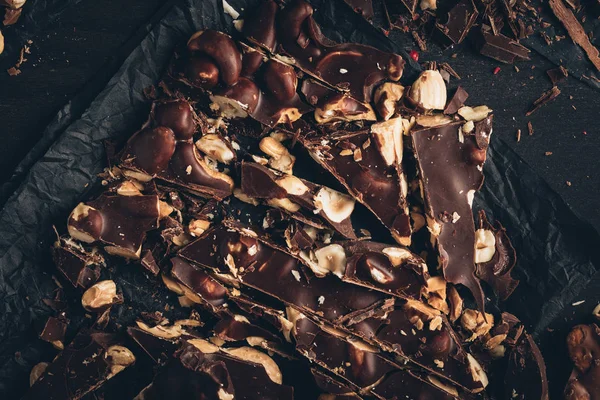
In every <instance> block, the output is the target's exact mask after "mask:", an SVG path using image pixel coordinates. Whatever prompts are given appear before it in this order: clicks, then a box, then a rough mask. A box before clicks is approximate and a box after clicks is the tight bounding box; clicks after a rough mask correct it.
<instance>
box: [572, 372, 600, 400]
mask: <svg viewBox="0 0 600 400" xmlns="http://www.w3.org/2000/svg"><path fill="white" fill-rule="evenodd" d="M598 382H600V367H598V366H597V365H594V366H593V367H592V368H590V370H589V371H588V372H587V373H585V374H580V373H578V372H577V371H573V373H572V374H571V376H570V377H569V381H568V382H567V386H566V388H565V393H564V399H565V400H581V399H584V400H598V399H600V384H599V383H598Z"/></svg>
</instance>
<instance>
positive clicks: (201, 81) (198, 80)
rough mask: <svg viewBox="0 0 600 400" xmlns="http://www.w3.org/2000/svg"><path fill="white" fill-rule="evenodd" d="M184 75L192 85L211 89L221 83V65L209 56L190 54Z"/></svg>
mask: <svg viewBox="0 0 600 400" xmlns="http://www.w3.org/2000/svg"><path fill="white" fill-rule="evenodd" d="M183 75H184V77H185V79H186V80H187V81H188V82H189V83H190V84H191V85H192V86H195V87H199V88H202V89H207V90H210V89H212V88H214V87H215V86H217V85H218V84H219V76H220V74H219V67H217V65H216V64H215V63H214V62H213V61H212V60H211V59H210V58H209V57H207V56H203V55H192V56H189V57H188V58H187V60H186V61H185V65H184V71H183Z"/></svg>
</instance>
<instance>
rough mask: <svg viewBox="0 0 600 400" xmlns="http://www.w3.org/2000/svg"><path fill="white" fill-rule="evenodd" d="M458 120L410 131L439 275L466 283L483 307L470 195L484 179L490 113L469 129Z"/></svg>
mask: <svg viewBox="0 0 600 400" xmlns="http://www.w3.org/2000/svg"><path fill="white" fill-rule="evenodd" d="M461 124H462V123H460V122H455V123H451V124H447V125H443V126H440V127H436V128H428V129H423V130H418V131H414V132H412V135H411V137H412V143H413V151H414V153H415V158H416V160H417V162H418V167H419V174H420V181H421V185H422V186H421V187H422V190H423V194H424V200H425V207H426V211H427V225H428V228H429V230H430V232H431V234H432V235H433V239H435V242H436V245H437V248H438V251H439V254H440V264H441V266H442V270H443V273H444V277H445V278H446V280H447V281H448V282H451V283H454V284H462V285H464V286H466V287H467V288H468V289H469V290H470V291H471V293H472V294H473V296H474V297H475V300H476V301H477V304H478V306H479V309H480V310H483V309H484V300H483V291H482V289H481V285H480V284H479V280H478V279H477V278H476V277H475V246H474V243H475V226H474V222H473V213H472V201H473V196H474V194H475V192H476V191H477V190H479V188H480V187H481V185H482V184H483V172H482V171H483V163H484V162H485V157H486V148H487V144H488V143H489V139H490V134H491V131H492V115H489V116H487V117H486V118H484V119H483V120H481V121H479V122H476V123H475V129H474V130H473V131H474V132H473V131H472V132H471V133H466V134H465V133H463V132H462V128H461ZM478 132H479V134H478ZM478 138H479V139H478Z"/></svg>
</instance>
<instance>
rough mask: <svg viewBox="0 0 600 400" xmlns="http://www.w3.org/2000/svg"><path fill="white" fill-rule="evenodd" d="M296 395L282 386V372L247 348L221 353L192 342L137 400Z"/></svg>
mask: <svg viewBox="0 0 600 400" xmlns="http://www.w3.org/2000/svg"><path fill="white" fill-rule="evenodd" d="M293 392H294V390H293V388H291V387H290V386H286V385H282V384H281V372H280V371H279V368H278V366H277V364H275V362H274V361H273V360H272V359H271V358H270V357H268V356H267V355H266V354H264V353H261V352H259V351H258V350H254V349H252V348H248V347H241V348H233V349H225V350H221V349H219V347H217V346H215V345H213V344H211V343H209V342H207V341H205V340H202V339H193V340H190V341H188V342H186V343H183V344H182V346H181V348H180V349H179V350H177V351H176V352H175V354H174V357H173V359H172V360H171V361H170V362H169V363H168V364H167V365H166V366H164V367H162V368H161V369H159V372H158V374H157V376H156V378H155V379H154V381H153V383H152V384H151V385H150V386H148V387H147V388H146V389H144V391H143V392H142V393H141V394H140V395H139V396H138V397H139V398H141V399H145V400H155V399H170V398H182V399H183V398H192V399H215V400H216V399H223V398H235V399H246V400H263V399H264V400H267V399H273V400H279V399H282V400H283V399H293Z"/></svg>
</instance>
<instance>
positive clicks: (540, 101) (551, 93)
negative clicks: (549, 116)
mask: <svg viewBox="0 0 600 400" xmlns="http://www.w3.org/2000/svg"><path fill="white" fill-rule="evenodd" d="M559 94H560V89H559V88H558V87H557V86H552V88H551V89H549V90H547V91H545V92H544V93H542V95H541V96H540V97H538V98H537V99H536V100H535V101H534V102H533V104H532V105H531V107H530V108H529V110H527V112H526V113H525V115H526V116H530V115H531V114H533V113H534V112H536V111H537V110H539V109H540V108H541V107H542V106H544V105H546V104H548V103H550V102H551V101H552V100H554V99H555V98H557V97H558V95H559Z"/></svg>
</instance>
